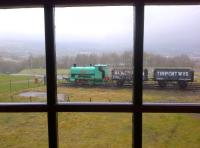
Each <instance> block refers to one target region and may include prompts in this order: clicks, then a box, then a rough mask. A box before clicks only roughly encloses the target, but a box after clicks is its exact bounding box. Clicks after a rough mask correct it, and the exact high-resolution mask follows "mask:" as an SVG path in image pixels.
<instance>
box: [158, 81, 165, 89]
mask: <svg viewBox="0 0 200 148" xmlns="http://www.w3.org/2000/svg"><path fill="white" fill-rule="evenodd" d="M158 85H159V86H160V87H161V88H165V87H166V86H167V82H165V81H158Z"/></svg>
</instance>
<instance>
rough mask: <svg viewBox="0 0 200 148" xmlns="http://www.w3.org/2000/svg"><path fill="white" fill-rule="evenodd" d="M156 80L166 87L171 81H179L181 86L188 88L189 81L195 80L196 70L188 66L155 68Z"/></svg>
mask: <svg viewBox="0 0 200 148" xmlns="http://www.w3.org/2000/svg"><path fill="white" fill-rule="evenodd" d="M154 81H157V82H158V84H159V85H160V87H162V88H164V87H166V86H167V83H169V82H177V84H178V85H179V87H180V88H186V87H187V85H188V82H193V81H194V71H193V70H192V69H186V68H157V69H154Z"/></svg>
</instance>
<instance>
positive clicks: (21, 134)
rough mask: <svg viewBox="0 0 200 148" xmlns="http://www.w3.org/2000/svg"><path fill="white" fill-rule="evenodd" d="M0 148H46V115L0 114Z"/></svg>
mask: <svg viewBox="0 0 200 148" xmlns="http://www.w3.org/2000/svg"><path fill="white" fill-rule="evenodd" d="M0 125H1V126H0V145H1V148H26V147H27V148H28V147H31V148H47V147H48V131H47V119H46V113H1V114H0Z"/></svg>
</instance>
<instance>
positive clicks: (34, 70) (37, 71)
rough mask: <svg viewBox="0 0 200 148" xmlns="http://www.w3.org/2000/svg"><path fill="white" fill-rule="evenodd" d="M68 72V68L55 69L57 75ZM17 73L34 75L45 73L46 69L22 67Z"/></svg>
mask: <svg viewBox="0 0 200 148" xmlns="http://www.w3.org/2000/svg"><path fill="white" fill-rule="evenodd" d="M68 72H69V70H68V69H57V74H58V75H67V74H68ZM18 74H32V75H34V74H36V75H45V74H46V69H39V68H32V69H24V70H22V71H20V72H19V73H18Z"/></svg>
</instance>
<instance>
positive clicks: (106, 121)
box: [0, 75, 200, 148]
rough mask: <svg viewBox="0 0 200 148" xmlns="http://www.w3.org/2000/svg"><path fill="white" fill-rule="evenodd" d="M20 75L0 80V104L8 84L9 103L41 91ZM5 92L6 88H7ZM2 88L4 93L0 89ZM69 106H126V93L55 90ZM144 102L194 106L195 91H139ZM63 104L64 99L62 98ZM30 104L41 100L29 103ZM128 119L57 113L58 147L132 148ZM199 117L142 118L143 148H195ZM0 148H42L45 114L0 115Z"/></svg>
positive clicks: (199, 132) (199, 143)
mask: <svg viewBox="0 0 200 148" xmlns="http://www.w3.org/2000/svg"><path fill="white" fill-rule="evenodd" d="M27 79H29V77H25V76H9V75H0V80H1V82H2V83H0V102H10V101H11V99H10V93H9V91H10V90H9V85H5V84H7V83H8V84H9V82H10V80H12V83H13V84H14V85H15V87H13V89H12V95H13V98H14V99H13V100H14V102H18V101H20V102H21V101H23V102H24V101H26V102H29V99H27V98H23V97H19V96H18V93H20V92H24V91H32V90H36V91H45V90H46V88H45V86H44V85H43V83H42V82H41V83H37V84H35V83H34V79H31V80H30V84H29V88H28V86H27ZM6 88H7V89H6ZM14 88H15V89H14ZM4 89H5V90H4ZM58 93H64V94H65V95H66V96H68V97H69V100H70V101H90V100H91V101H93V102H94V101H95V102H96V101H99V102H100V101H101V102H102V101H105V102H108V101H111V102H127V101H128V102H130V101H131V100H132V99H131V98H132V91H131V89H102V88H67V87H60V88H58ZM143 96H144V102H198V103H200V92H198V91H195V92H192V91H180V90H171V91H164V90H163V91H159V90H144V95H143ZM65 99H66V100H67V97H66V98H65ZM33 101H45V100H41V99H38V98H33ZM131 122H132V115H131V114H130V113H58V127H59V145H60V148H131V145H132V123H131ZM199 125H200V115H199V114H174V113H173V114H164V113H163V114H161V113H156V114H155V113H154V114H150V113H145V114H144V115H143V147H144V148H185V147H186V148H187V147H189V148H199V147H200V126H199ZM0 145H1V146H0V147H1V148H27V147H30V148H47V147H48V132H47V115H46V113H1V114H0Z"/></svg>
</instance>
